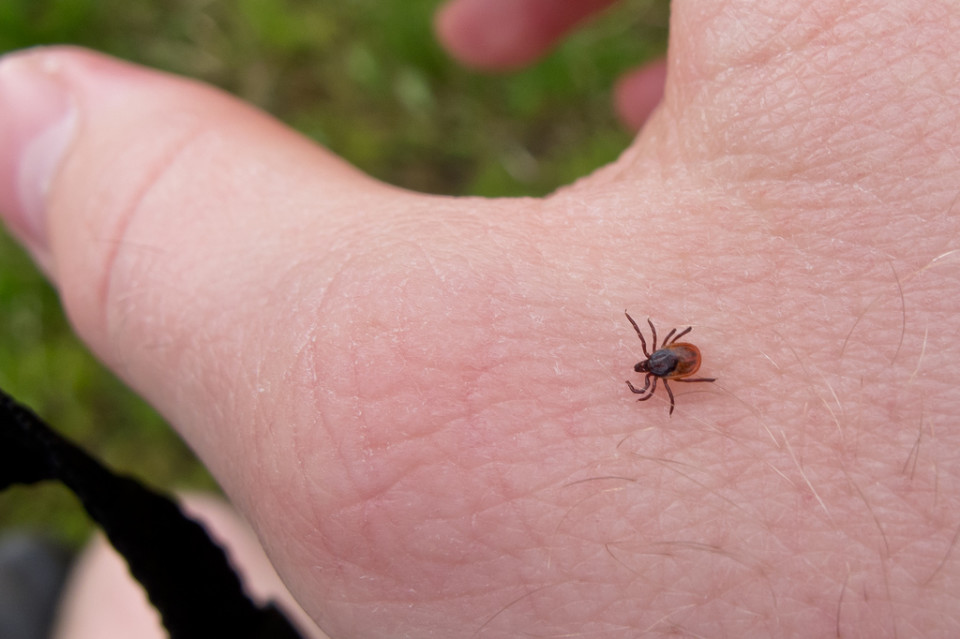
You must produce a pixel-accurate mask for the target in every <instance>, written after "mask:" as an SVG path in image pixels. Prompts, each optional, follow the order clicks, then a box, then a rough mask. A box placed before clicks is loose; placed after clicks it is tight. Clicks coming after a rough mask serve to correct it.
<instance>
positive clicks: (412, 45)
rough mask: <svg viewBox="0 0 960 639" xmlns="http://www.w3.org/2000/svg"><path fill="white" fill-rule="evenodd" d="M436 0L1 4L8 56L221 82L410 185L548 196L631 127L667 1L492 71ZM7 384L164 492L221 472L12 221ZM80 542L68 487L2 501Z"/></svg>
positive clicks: (0, 512) (1, 348) (613, 153)
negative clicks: (436, 19)
mask: <svg viewBox="0 0 960 639" xmlns="http://www.w3.org/2000/svg"><path fill="white" fill-rule="evenodd" d="M438 5H439V2H438V1H437V0H405V1H402V2H401V1H384V0H376V1H375V0H338V1H333V0H234V1H226V0H166V1H163V2H161V1H154V2H150V1H145V2H127V1H126V0H3V1H2V2H0V52H5V51H10V50H13V49H18V48H23V47H29V46H35V45H40V44H52V43H69V44H77V45H82V46H87V47H90V48H93V49H97V50H99V51H103V52H105V53H109V54H112V55H115V56H118V57H121V58H124V59H127V60H130V61H133V62H137V63H140V64H144V65H148V66H152V67H155V68H159V69H164V70H167V71H170V72H173V73H177V74H181V75H185V76H189V77H193V78H197V79H199V80H202V81H205V82H208V83H211V84H215V85H217V86H220V87H222V88H223V89H225V90H227V91H229V92H231V93H233V94H235V95H237V96H239V97H241V98H243V99H244V100H247V101H249V102H251V103H253V104H255V105H257V106H259V107H261V108H263V109H264V110H266V111H269V112H270V113H272V114H273V115H275V116H276V117H277V118H279V119H281V120H283V121H284V122H286V123H288V124H289V125H291V126H292V127H294V128H296V129H298V130H300V131H302V132H303V133H304V134H305V135H308V136H310V137H312V138H313V139H315V140H317V141H318V142H320V143H321V144H323V145H324V146H326V147H328V148H329V149H331V150H332V151H334V152H335V153H337V154H339V155H341V156H343V157H345V158H346V159H347V160H348V161H350V162H351V163H353V164H354V165H355V166H357V167H359V168H360V169H362V170H364V171H366V172H368V173H370V174H372V175H374V176H375V177H377V178H379V179H381V180H384V181H387V182H390V183H393V184H397V185H400V186H403V187H406V188H409V189H413V190H419V191H426V192H432V193H444V194H452V195H465V194H470V195H482V196H512V195H542V194H545V193H548V192H550V191H552V190H553V189H555V188H557V187H558V186H561V185H563V184H566V183H569V182H571V181H572V180H574V179H576V178H578V177H580V176H583V175H586V174H587V173H589V172H591V171H592V170H594V169H596V168H597V167H599V166H602V165H604V164H606V163H608V162H610V161H612V160H614V159H615V158H616V157H617V156H618V155H619V154H620V152H622V151H623V149H624V148H626V146H627V144H628V143H629V141H630V136H629V135H628V134H627V133H626V132H625V131H623V130H622V129H621V128H620V126H619V125H618V124H617V122H616V121H615V120H614V118H613V115H612V112H611V104H610V89H611V87H612V85H613V82H614V80H615V79H616V77H617V76H618V75H619V74H620V73H622V72H624V71H626V70H628V69H630V68H631V67H633V66H635V65H637V64H640V63H642V62H644V61H647V60H649V59H651V58H653V57H656V56H659V55H662V53H663V52H664V50H665V47H666V35H667V33H666V24H667V11H668V9H667V3H666V2H665V1H663V0H628V1H626V2H624V3H623V4H621V5H619V6H617V7H615V8H614V9H612V10H610V11H608V12H607V13H605V14H604V15H603V16H601V17H600V18H599V19H598V20H596V21H595V22H593V23H592V24H591V25H590V26H589V27H587V28H586V29H584V30H582V31H580V32H579V33H577V34H576V35H574V36H573V37H571V38H569V39H568V40H566V41H565V42H564V43H563V44H562V45H561V46H560V47H559V48H558V49H557V50H555V51H554V52H553V53H552V54H551V55H549V56H548V57H547V58H545V59H544V60H542V61H541V62H539V63H538V64H536V65H535V66H533V67H532V68H530V69H527V70H523V71H520V72H516V73H511V74H508V75H499V76H493V75H483V74H478V73H474V72H471V71H469V70H465V69H463V68H462V67H460V66H458V65H457V64H456V63H454V62H453V61H452V60H450V59H449V58H448V57H447V56H446V54H445V53H444V52H443V51H442V50H441V49H440V47H439V46H438V45H437V43H436V41H435V40H434V37H433V33H432V30H431V20H432V14H433V11H434V10H435V9H436V7H437V6H438ZM0 387H3V388H4V389H6V390H7V391H8V392H10V393H12V394H13V395H14V396H15V397H17V398H18V399H20V400H21V401H24V402H26V403H28V404H29V405H30V406H32V407H33V408H34V409H35V410H36V411H37V412H38V413H39V414H40V415H42V416H43V417H44V418H46V419H48V420H49V421H50V422H51V423H52V424H54V425H55V427H56V428H58V429H59V430H61V431H62V432H64V433H66V434H67V435H68V436H69V437H71V438H74V439H75V440H76V441H79V442H80V443H81V444H82V445H83V446H85V447H86V448H87V449H88V450H91V451H92V452H93V453H94V454H95V455H97V456H99V457H101V458H103V459H105V460H106V461H107V462H108V463H109V464H110V465H112V466H113V467H115V468H118V469H120V470H122V471H125V472H130V473H132V474H135V475H136V476H138V477H140V478H142V479H144V480H145V481H147V482H148V483H150V484H152V485H154V486H159V487H161V488H163V489H166V490H181V489H213V488H214V487H215V484H214V483H213V481H212V479H210V477H209V476H208V475H207V474H206V472H205V471H204V470H203V468H202V467H201V466H200V464H199V463H198V462H197V461H196V460H195V459H194V458H193V457H192V455H191V453H190V451H189V450H188V449H187V447H186V446H185V445H184V444H183V443H182V442H181V441H180V440H179V439H178V438H177V436H176V435H175V434H174V433H173V431H172V430H171V429H170V428H169V427H168V426H166V425H165V424H164V423H163V421H162V420H161V419H160V417H159V416H158V415H157V414H156V413H155V412H153V411H152V410H151V409H150V408H149V407H148V406H146V405H145V404H144V403H143V402H142V401H141V400H139V399H138V398H137V397H135V396H134V395H133V394H132V393H130V392H129V391H128V390H127V389H126V388H125V387H124V386H123V385H122V384H121V383H120V382H118V381H117V380H116V379H115V378H113V377H112V376H111V375H110V374H109V373H107V372H106V371H105V370H104V369H103V368H102V367H101V366H100V365H99V364H98V363H97V362H96V361H95V360H94V359H93V358H92V357H91V356H90V355H89V354H88V353H87V351H86V350H85V349H84V347H83V346H82V345H80V344H79V342H78V341H77V340H76V339H75V338H74V337H73V335H72V333H71V332H70V328H69V325H68V323H67V321H66V320H65V319H64V316H63V314H62V312H61V310H60V307H59V304H58V301H57V296H56V293H55V292H54V291H53V290H52V289H51V288H50V287H49V286H48V285H47V284H46V283H45V282H44V280H43V278H42V277H41V276H40V275H39V274H38V273H37V271H36V270H35V269H34V267H33V266H32V265H31V263H30V261H29V259H28V258H27V257H26V256H25V255H24V254H23V253H22V252H21V251H20V249H19V248H17V247H16V245H15V244H14V243H13V242H12V241H11V240H10V239H9V238H8V237H7V236H6V235H4V234H3V232H2V231H0ZM11 526H18V527H24V526H26V527H32V528H35V529H41V530H44V531H45V532H46V533H47V534H50V535H52V536H54V537H57V538H59V539H61V540H63V541H65V542H67V543H71V544H78V543H80V541H82V539H83V538H84V537H85V536H86V534H87V533H88V532H89V529H90V528H89V524H88V522H87V520H86V518H85V516H84V515H83V514H82V512H81V511H80V509H79V507H78V506H77V505H76V503H75V502H74V501H73V499H72V497H71V496H70V495H69V494H68V493H67V492H66V491H65V490H63V489H61V488H56V487H52V486H47V487H39V488H37V487H32V488H15V489H12V490H9V491H7V492H6V493H3V494H2V495H0V530H2V529H3V528H6V527H11Z"/></svg>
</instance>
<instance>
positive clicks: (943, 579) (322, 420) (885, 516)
mask: <svg viewBox="0 0 960 639" xmlns="http://www.w3.org/2000/svg"><path fill="white" fill-rule="evenodd" d="M593 4H594V5H599V4H605V3H596V2H594V3H593ZM448 19H449V20H452V18H448ZM440 22H441V27H443V28H447V29H450V30H451V32H453V31H455V29H453V27H450V26H449V25H446V26H445V27H444V25H443V24H442V21H440ZM451 32H446V36H444V37H448V38H449V37H451V35H450V33H451ZM523 55H525V56H526V55H528V52H524V54H523ZM15 64H16V65H18V66H19V70H18V69H12V68H10V66H9V65H8V67H7V68H6V69H0V77H2V76H3V74H4V73H5V74H6V75H7V78H8V79H9V77H10V76H12V75H15V73H20V74H23V73H26V72H27V71H25V70H24V69H27V68H30V69H32V71H31V72H32V73H35V74H36V73H41V72H42V73H43V74H45V80H46V81H48V82H50V83H52V84H54V85H56V86H58V87H61V88H63V89H65V90H66V91H67V92H68V94H69V96H71V97H70V99H69V100H67V101H66V102H67V103H68V104H70V105H72V107H71V108H73V109H75V110H76V112H75V114H76V131H75V133H74V136H73V138H72V141H71V143H70V145H69V150H68V152H67V154H66V156H65V158H64V159H63V161H62V163H60V164H59V170H58V171H57V172H56V173H55V175H54V176H53V177H52V179H51V181H50V188H49V191H48V195H47V197H46V198H45V200H44V202H45V204H44V211H43V213H44V218H43V223H42V224H37V223H35V222H32V221H29V220H30V218H29V217H28V214H27V213H25V212H24V210H25V209H26V208H28V207H25V206H24V203H23V201H22V200H23V198H21V201H19V203H18V200H17V198H16V197H15V196H14V195H11V194H12V193H14V192H15V191H16V189H15V188H14V187H12V186H11V184H13V178H11V177H10V176H9V175H6V174H3V173H2V172H0V210H2V211H3V214H4V216H5V219H6V221H7V223H8V225H9V227H10V228H11V229H12V230H13V232H14V233H16V234H17V235H18V236H19V237H20V238H22V239H23V241H24V243H25V244H26V245H27V246H28V248H29V249H30V250H31V251H32V253H33V254H34V255H35V256H36V257H37V260H38V262H39V263H40V264H41V265H43V267H44V268H45V270H46V271H47V272H48V273H49V274H50V276H51V278H52V279H53V281H54V282H55V283H56V285H57V287H58V289H59V290H60V292H61V294H62V298H63V302H64V304H65V306H66V308H67V311H68V313H69V314H70V317H71V319H72V321H73V322H74V324H75V326H76V329H77V331H78V332H79V334H80V335H81V336H82V337H83V338H84V339H85V340H86V341H87V343H89V344H90V346H91V348H92V349H93V350H94V351H95V352H96V353H97V354H98V355H99V356H100V357H101V358H102V359H103V360H104V361H106V362H107V363H108V364H109V365H110V366H111V367H112V368H113V369H114V370H116V371H117V372H118V373H119V374H121V375H122V376H123V377H124V378H125V379H126V380H127V381H128V382H129V383H130V384H131V385H132V386H133V387H134V388H136V389H137V390H138V391H139V392H141V393H142V394H143V395H144V396H145V397H147V398H148V399H149V400H150V401H151V402H152V403H153V404H154V405H156V406H157V407H158V408H160V410H162V411H163V412H164V413H165V415H166V416H167V417H168V418H169V419H170V421H171V423H172V424H174V425H175V427H176V428H177V429H178V431H179V432H180V433H182V434H183V436H184V437H185V438H186V439H187V440H188V441H189V442H190V444H191V445H192V446H193V447H194V448H195V449H196V450H197V451H198V453H199V454H200V456H201V457H202V458H203V460H204V461H205V463H206V464H207V465H208V466H209V467H210V469H211V470H212V472H213V473H214V474H215V476H216V477H217V478H218V480H219V481H220V482H221V484H222V485H223V486H224V488H225V490H226V491H227V493H228V494H229V496H230V497H231V499H232V501H233V503H234V505H235V506H236V507H237V508H238V509H239V510H240V511H241V512H242V513H243V514H244V515H245V516H246V517H247V518H248V519H249V521H250V522H251V524H252V526H253V528H254V529H255V530H256V531H257V533H258V534H259V536H260V539H261V541H262V543H263V545H264V547H265V549H266V550H267V552H268V554H269V556H270V557H271V559H272V561H273V563H274V565H275V566H276V569H277V572H278V573H279V574H280V576H281V578H282V579H283V580H284V582H285V583H286V585H287V587H288V588H289V589H290V591H291V592H292V593H293V595H294V596H295V597H296V598H297V600H298V601H299V603H300V605H301V606H302V607H303V608H304V609H305V610H306V612H307V613H309V615H310V616H311V617H312V618H313V619H314V620H315V621H316V622H317V623H318V624H319V625H320V627H322V628H323V629H324V630H325V632H326V633H327V634H328V635H329V636H330V637H335V638H341V637H344V638H362V639H376V638H381V637H383V638H387V637H411V638H424V639H425V638H432V637H437V638H440V637H444V638H469V637H483V638H492V637H504V638H506V637H524V636H528V635H529V636H537V637H561V636H563V637H569V636H578V637H602V638H604V639H607V638H619V637H624V638H626V637H637V636H661V635H680V636H713V637H717V636H731V637H744V636H768V635H775V636H776V635H779V636H796V635H799V634H802V635H804V636H843V637H860V636H863V637H896V636H901V637H905V636H927V637H937V636H953V635H956V634H957V633H958V631H960V613H958V610H960V607H958V603H960V602H958V601H957V599H958V597H957V593H960V550H957V549H956V547H955V546H956V545H957V540H958V537H960V461H958V451H960V447H958V444H960V442H958V439H960V431H958V428H957V419H956V416H957V415H958V414H960V390H958V387H957V384H956V383H955V379H956V378H957V375H958V372H960V371H958V368H960V346H958V340H957V335H958V334H960V313H958V308H957V307H958V305H960V295H958V294H957V293H958V278H960V251H958V250H957V249H958V246H960V243H958V234H960V222H958V218H957V211H958V206H960V205H958V203H957V199H958V193H960V179H958V178H960V154H958V149H960V6H958V5H956V4H955V3H951V2H937V1H930V0H923V1H906V2H897V3H890V2H882V1H875V2H871V1H866V2H840V1H831V2H821V3H808V2H799V1H797V2H784V1H782V0H778V1H776V2H773V1H769V2H763V1H762V2H755V1H747V0H742V1H739V2H737V1H723V2H701V1H698V0H691V1H687V2H683V1H680V0H678V1H676V2H674V3H673V6H672V18H671V43H670V53H669V56H668V60H667V62H666V69H667V80H666V86H665V88H664V98H663V102H662V103H661V105H660V107H659V109H658V110H657V111H656V112H655V113H654V114H653V115H652V117H651V118H650V119H649V120H648V121H647V123H646V124H645V126H644V128H643V129H642V131H641V132H640V134H639V135H638V137H637V139H636V141H635V142H634V143H633V145H632V146H631V147H630V149H628V150H627V151H626V152H625V153H624V154H623V156H622V157H621V158H620V159H619V160H618V161H617V162H616V163H614V164H612V165H610V166H607V167H605V168H603V169H601V170H599V171H597V172H596V173H594V174H593V175H590V176H588V177H585V178H583V179H581V180H580V181H578V182H577V183H575V184H573V185H570V186H568V187H565V188H563V189H561V190H560V191H558V192H557V193H555V194H553V195H551V196H549V197H547V198H545V199H542V200H541V199H504V200H484V199H479V198H462V199H457V198H445V197H436V196H429V195H421V194H415V193H409V192H405V191H402V190H400V189H397V188H394V187H390V186H386V185H383V184H379V183H376V182H375V181H373V180H371V179H370V178H367V177H366V176H363V175H361V174H359V173H358V172H357V171H356V170H354V169H353V168H351V167H349V166H348V165H346V164H345V163H343V162H342V161H340V160H338V159H337V158H335V157H333V156H331V155H330V154H328V153H327V152H325V151H323V150H322V149H319V148H317V147H315V146H314V145H313V144H312V143H310V142H309V141H307V140H304V139H302V138H300V137H299V136H297V135H296V134H294V133H292V132H290V131H288V130H286V129H284V128H283V127H282V126H281V125H279V124H277V123H276V122H274V121H272V120H271V119H269V118H268V117H266V116H264V115H261V114H259V113H257V112H255V111H253V110H251V109H250V108H249V107H246V106H244V105H242V104H239V103H237V102H236V101H234V100H233V99H232V98H229V97H227V96H224V95H222V94H220V93H218V92H215V91H213V90H211V89H209V88H206V87H203V86H200V85H197V84H195V83H192V82H189V81H186V80H182V79H177V78H173V77H169V76H164V75H161V74H158V73H155V72H151V71H147V70H143V69H139V68H134V67H132V66H128V65H125V64H122V63H119V62H116V61H112V60H108V59H106V58H104V57H101V56H98V55H96V54H92V53H90V52H85V51H80V50H64V49H61V50H52V51H41V52H38V53H34V54H28V55H27V57H26V58H24V59H21V60H18V61H15ZM504 64H505V63H504ZM507 66H509V65H507ZM10 164H11V162H10V161H9V160H8V161H7V163H6V164H3V163H0V167H5V166H9V165H10ZM624 309H627V310H628V311H629V312H630V314H631V315H632V316H633V317H635V318H636V319H637V320H638V321H640V322H641V323H642V322H644V320H645V318H646V317H648V316H649V317H651V318H652V319H653V321H654V323H655V324H656V325H657V326H658V329H659V330H662V331H663V333H664V334H665V333H666V332H667V331H668V330H669V329H670V328H672V327H674V326H678V327H686V326H693V327H694V332H693V334H692V338H691V340H692V341H694V342H695V343H696V345H697V346H698V347H699V348H700V349H701V351H702V353H703V366H702V368H701V369H700V371H699V373H698V374H699V375H703V376H705V377H716V378H717V382H716V383H714V384H702V385H700V384H691V385H686V384H676V385H675V386H674V391H675V393H676V396H677V406H676V411H675V413H674V414H673V416H672V417H670V416H668V412H667V411H668V403H667V398H666V395H665V394H663V395H660V394H659V393H658V395H657V396H655V397H654V398H652V399H651V400H650V401H648V402H645V403H641V404H638V403H637V402H636V401H634V397H633V396H632V394H631V393H630V391H629V389H628V388H627V387H626V385H625V384H624V380H625V379H631V380H632V381H633V382H634V383H642V380H640V379H638V377H637V376H636V374H635V373H634V372H633V365H634V364H635V363H636V362H637V361H639V360H640V359H642V353H641V350H640V345H639V342H638V340H637V338H636V334H635V333H634V331H633V329H632V327H631V326H630V325H629V323H628V322H627V321H626V319H625V318H624Z"/></svg>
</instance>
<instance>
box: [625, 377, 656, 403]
mask: <svg viewBox="0 0 960 639" xmlns="http://www.w3.org/2000/svg"><path fill="white" fill-rule="evenodd" d="M651 379H653V383H651V382H650V380H651ZM627 386H629V387H630V390H632V391H633V392H634V393H636V394H637V395H643V393H645V392H646V390H647V388H649V389H650V392H649V393H648V394H647V396H646V397H641V398H640V399H638V400H637V401H638V402H645V401H647V400H648V399H650V398H651V397H653V392H654V391H655V390H657V378H656V377H655V376H653V375H650V374H647V377H646V384H644V385H643V388H641V389H639V390H638V389H637V388H635V387H634V385H633V384H631V383H630V382H627Z"/></svg>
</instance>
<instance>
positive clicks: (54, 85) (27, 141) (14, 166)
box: [0, 49, 77, 247]
mask: <svg viewBox="0 0 960 639" xmlns="http://www.w3.org/2000/svg"><path fill="white" fill-rule="evenodd" d="M76 125H77V107H76V102H75V100H74V99H73V96H72V95H71V93H70V90H69V89H68V88H67V86H66V84H65V83H64V81H63V80H62V79H61V78H60V77H59V75H58V65H57V63H56V58H55V57H54V56H53V55H49V54H46V55H45V53H44V51H43V50H42V49H39V50H30V51H24V52H18V53H13V54H8V55H6V56H4V57H3V58H0V215H2V217H3V218H4V220H5V221H6V222H7V224H8V225H9V227H10V228H11V230H12V231H13V232H14V233H15V234H16V235H19V236H21V238H23V239H25V240H26V241H28V242H29V243H31V244H34V245H35V246H37V247H44V246H46V233H45V224H44V219H45V212H46V201H47V194H48V193H49V191H50V185H51V183H52V182H53V179H54V177H55V176H56V172H57V170H58V168H59V166H60V164H61V162H62V160H63V157H64V155H65V153H66V150H67V148H68V147H69V146H70V142H71V140H72V139H73V134H74V131H75V129H76Z"/></svg>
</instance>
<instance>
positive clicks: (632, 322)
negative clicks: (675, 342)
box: [623, 311, 657, 359]
mask: <svg viewBox="0 0 960 639" xmlns="http://www.w3.org/2000/svg"><path fill="white" fill-rule="evenodd" d="M623 314H624V315H626V316H627V319H628V320H630V323H631V324H633V330H635V331H636V332H637V337H639V338H640V346H642V347H643V354H644V355H646V356H647V359H650V353H648V352H647V340H645V339H643V333H641V332H640V327H639V326H637V323H636V322H634V321H633V318H632V317H630V313H628V312H626V311H624V312H623ZM653 342H654V348H656V342H657V334H656V333H654V334H653Z"/></svg>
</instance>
